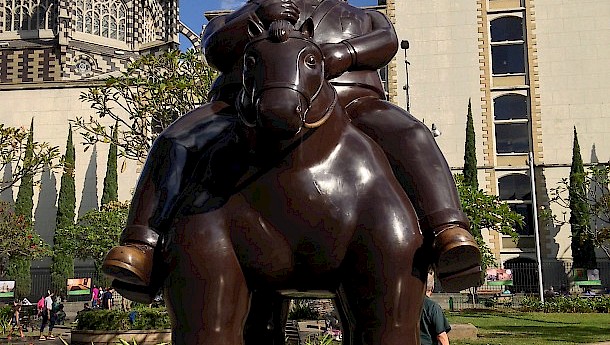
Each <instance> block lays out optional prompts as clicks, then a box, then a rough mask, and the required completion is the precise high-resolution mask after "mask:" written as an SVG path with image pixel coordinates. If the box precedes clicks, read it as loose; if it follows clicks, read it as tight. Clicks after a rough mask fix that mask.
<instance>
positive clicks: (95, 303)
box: [91, 284, 100, 308]
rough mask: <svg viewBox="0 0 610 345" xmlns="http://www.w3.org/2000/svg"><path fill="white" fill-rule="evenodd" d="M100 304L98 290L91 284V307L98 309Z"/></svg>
mask: <svg viewBox="0 0 610 345" xmlns="http://www.w3.org/2000/svg"><path fill="white" fill-rule="evenodd" d="M99 304H100V288H98V287H97V285H95V284H93V291H92V295H91V306H92V307H93V308H97V307H99Z"/></svg>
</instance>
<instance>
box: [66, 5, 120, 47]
mask: <svg viewBox="0 0 610 345" xmlns="http://www.w3.org/2000/svg"><path fill="white" fill-rule="evenodd" d="M75 29H76V31H79V32H84V33H87V34H92V35H96V36H101V37H104V38H111V39H115V40H119V41H123V42H124V41H125V40H126V32H127V8H126V7H125V4H124V3H123V2H122V1H120V0H101V1H100V0H77V1H76V17H75Z"/></svg>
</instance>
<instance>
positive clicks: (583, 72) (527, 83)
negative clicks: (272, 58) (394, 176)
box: [386, 0, 610, 287]
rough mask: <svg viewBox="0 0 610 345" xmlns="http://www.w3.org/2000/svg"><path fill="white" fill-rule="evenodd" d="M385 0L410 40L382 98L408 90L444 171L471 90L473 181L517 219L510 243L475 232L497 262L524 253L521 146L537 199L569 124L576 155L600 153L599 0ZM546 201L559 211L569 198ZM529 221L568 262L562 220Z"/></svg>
mask: <svg viewBox="0 0 610 345" xmlns="http://www.w3.org/2000/svg"><path fill="white" fill-rule="evenodd" d="M386 12H387V14H388V16H389V17H390V18H391V20H392V22H393V23H394V25H395V27H396V31H397V33H398V37H399V40H406V41H408V42H409V46H408V49H407V50H406V56H407V60H408V62H409V64H408V65H405V59H404V56H405V50H403V51H399V54H398V55H397V57H396V59H395V61H394V62H393V63H392V64H391V65H390V68H389V71H390V72H389V76H390V78H389V85H390V89H389V94H390V97H391V100H392V101H395V102H396V103H398V104H399V105H401V106H403V107H405V108H406V107H407V99H408V106H409V108H410V111H411V112H412V113H413V114H414V115H415V116H416V117H418V118H419V119H421V120H422V121H424V122H425V123H426V124H427V125H429V126H430V127H432V126H434V127H435V128H437V129H438V130H439V131H440V132H441V133H442V134H441V135H440V136H438V137H437V142H438V144H439V146H440V147H441V149H442V150H443V152H444V154H445V156H446V158H447V160H448V162H449V165H450V166H451V167H452V169H453V170H455V172H459V171H461V169H462V166H463V160H464V158H463V155H464V141H465V124H466V114H467V106H468V101H469V99H470V100H471V101H472V112H473V116H474V124H475V133H476V137H477V143H476V144H477V161H478V166H479V185H480V187H481V188H483V189H484V190H486V191H487V192H489V193H493V194H496V195H499V196H500V197H501V198H502V199H504V200H506V201H508V202H509V203H511V206H512V207H513V208H514V209H515V210H516V211H518V212H519V213H521V214H523V215H524V216H525V218H526V221H527V223H528V224H527V226H526V227H524V228H523V229H519V232H520V233H521V235H520V239H519V241H518V243H516V244H515V243H514V242H513V241H511V240H510V238H506V237H503V236H501V235H499V234H498V233H496V232H487V233H485V234H484V235H485V237H486V239H487V241H488V243H489V244H490V247H491V248H492V250H493V252H494V254H495V255H496V257H497V258H498V260H499V262H500V263H501V264H504V265H505V266H510V263H511V262H513V263H514V262H528V261H532V260H535V259H536V252H535V245H534V244H535V242H534V219H533V209H532V202H533V199H532V194H531V192H530V191H531V189H530V178H529V166H528V153H529V152H532V153H533V157H534V167H535V174H534V175H535V186H536V194H535V199H534V201H537V203H538V206H541V207H549V192H550V189H552V188H553V187H555V186H556V185H557V183H558V181H559V180H560V179H562V178H566V177H568V175H569V170H570V162H571V157H572V138H573V128H574V127H576V129H577V131H578V138H579V142H580V147H581V154H582V157H583V160H584V162H585V164H590V163H596V162H608V159H609V158H610V140H608V134H609V133H610V107H608V103H609V102H610V101H609V99H610V98H609V95H610V45H609V44H608V42H610V20H609V18H610V2H609V1H605V0H583V1H577V2H574V1H567V0H476V1H475V0H471V1H466V0H439V1H434V2H430V1H423V0H406V1H403V0H388V1H387V9H386ZM407 67H408V68H407ZM407 76H408V77H407ZM407 84H408V85H407ZM404 86H406V87H407V88H405V87H404ZM553 211H554V212H555V214H558V215H559V216H560V218H561V217H562V212H567V214H565V220H569V210H567V209H566V210H562V209H559V208H557V207H553ZM539 229H540V234H541V235H540V238H541V240H540V243H541V257H542V261H543V262H546V263H552V262H570V261H571V259H572V256H571V249H570V242H571V238H570V236H571V232H570V227H569V225H564V226H560V227H556V226H549V225H548V224H545V223H542V222H541V223H540V227H539ZM597 254H598V262H602V264H603V261H607V257H606V256H605V255H604V254H603V252H601V251H600V252H598V253H597ZM507 264H508V265H507ZM602 273H603V272H602ZM605 274H608V273H605ZM605 283H606V284H607V283H608V282H605ZM547 287H548V285H547Z"/></svg>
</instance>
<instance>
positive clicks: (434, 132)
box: [430, 123, 443, 138]
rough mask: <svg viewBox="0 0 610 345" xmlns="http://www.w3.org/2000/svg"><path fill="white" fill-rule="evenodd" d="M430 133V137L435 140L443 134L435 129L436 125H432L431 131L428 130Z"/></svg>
mask: <svg viewBox="0 0 610 345" xmlns="http://www.w3.org/2000/svg"><path fill="white" fill-rule="evenodd" d="M430 132H432V136H433V137H435V138H436V137H440V136H441V134H443V133H441V131H440V130H439V129H438V128H436V124H434V123H433V124H432V129H430Z"/></svg>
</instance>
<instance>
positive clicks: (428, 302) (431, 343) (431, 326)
mask: <svg viewBox="0 0 610 345" xmlns="http://www.w3.org/2000/svg"><path fill="white" fill-rule="evenodd" d="M432 291H434V274H433V273H428V280H427V283H426V296H425V297H424V305H423V308H422V313H421V320H420V326H419V328H420V342H421V345H449V336H448V335H447V333H448V332H449V331H450V330H451V325H449V321H448V320H447V318H446V317H445V314H443V309H442V308H441V306H440V305H439V304H438V303H436V302H434V301H433V300H432V299H431V298H430V296H432Z"/></svg>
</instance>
